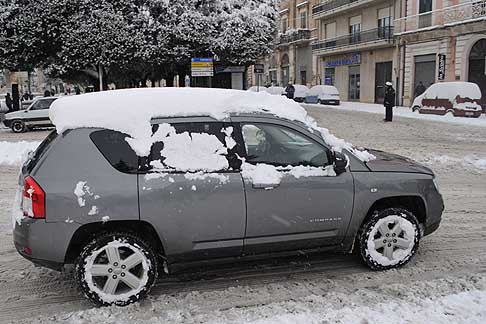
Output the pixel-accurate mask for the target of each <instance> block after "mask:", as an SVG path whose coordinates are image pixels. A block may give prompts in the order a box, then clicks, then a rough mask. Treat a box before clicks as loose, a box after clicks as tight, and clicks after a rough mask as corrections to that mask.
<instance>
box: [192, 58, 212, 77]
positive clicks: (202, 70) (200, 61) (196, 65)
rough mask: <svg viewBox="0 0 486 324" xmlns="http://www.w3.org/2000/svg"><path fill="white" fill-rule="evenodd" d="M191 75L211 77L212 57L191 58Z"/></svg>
mask: <svg viewBox="0 0 486 324" xmlns="http://www.w3.org/2000/svg"><path fill="white" fill-rule="evenodd" d="M191 75H192V76H193V77H202V76H205V77H212V76H213V75H214V64H213V59H212V58H198V57H195V58H192V59H191Z"/></svg>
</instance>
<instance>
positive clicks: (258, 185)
mask: <svg viewBox="0 0 486 324" xmlns="http://www.w3.org/2000/svg"><path fill="white" fill-rule="evenodd" d="M252 186H253V188H254V189H265V190H272V189H275V188H277V187H278V186H279V184H278V183H254V184H252Z"/></svg>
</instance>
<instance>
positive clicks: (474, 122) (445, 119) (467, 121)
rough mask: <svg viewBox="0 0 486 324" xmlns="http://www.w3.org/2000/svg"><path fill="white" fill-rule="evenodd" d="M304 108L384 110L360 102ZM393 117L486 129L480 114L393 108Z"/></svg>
mask: <svg viewBox="0 0 486 324" xmlns="http://www.w3.org/2000/svg"><path fill="white" fill-rule="evenodd" d="M303 106H304V107H313V108H322V109H328V108H332V109H339V110H349V111H362V112H367V113H371V114H381V115H383V116H384V115H385V108H384V107H383V105H380V104H369V103H361V102H347V101H343V102H341V105H339V106H327V105H319V104H315V105H314V104H303ZM393 116H397V117H406V118H414V119H422V120H430V121H437V122H442V123H449V124H457V125H470V126H479V127H486V115H485V114H482V115H481V117H479V118H467V117H453V116H438V115H429V114H420V113H418V112H412V110H411V109H410V108H409V107H395V108H394V109H393Z"/></svg>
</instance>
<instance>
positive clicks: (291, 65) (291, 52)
mask: <svg viewBox="0 0 486 324" xmlns="http://www.w3.org/2000/svg"><path fill="white" fill-rule="evenodd" d="M316 2H317V1H315V0H309V1H308V0H288V1H282V2H281V3H280V11H279V13H280V22H279V33H278V37H277V39H276V47H275V50H274V52H273V53H272V55H270V56H268V57H266V58H264V59H263V60H262V62H261V63H264V65H265V73H264V75H263V76H262V77H261V84H264V85H270V84H273V85H280V86H285V85H286V84H287V83H289V82H292V83H294V84H303V85H307V86H310V85H312V84H315V80H313V71H312V46H311V43H312V41H313V40H315V39H316V38H315V35H316V31H317V29H316V28H315V21H314V20H313V19H312V16H311V12H312V6H313V5H314V4H315V3H316ZM250 84H251V85H254V84H256V76H255V75H252V80H251V81H250Z"/></svg>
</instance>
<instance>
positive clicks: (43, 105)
mask: <svg viewBox="0 0 486 324" xmlns="http://www.w3.org/2000/svg"><path fill="white" fill-rule="evenodd" d="M53 101H54V100H37V101H36V102H35V103H34V105H33V106H32V108H31V110H44V109H49V107H50V106H51V104H52V102H53Z"/></svg>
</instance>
